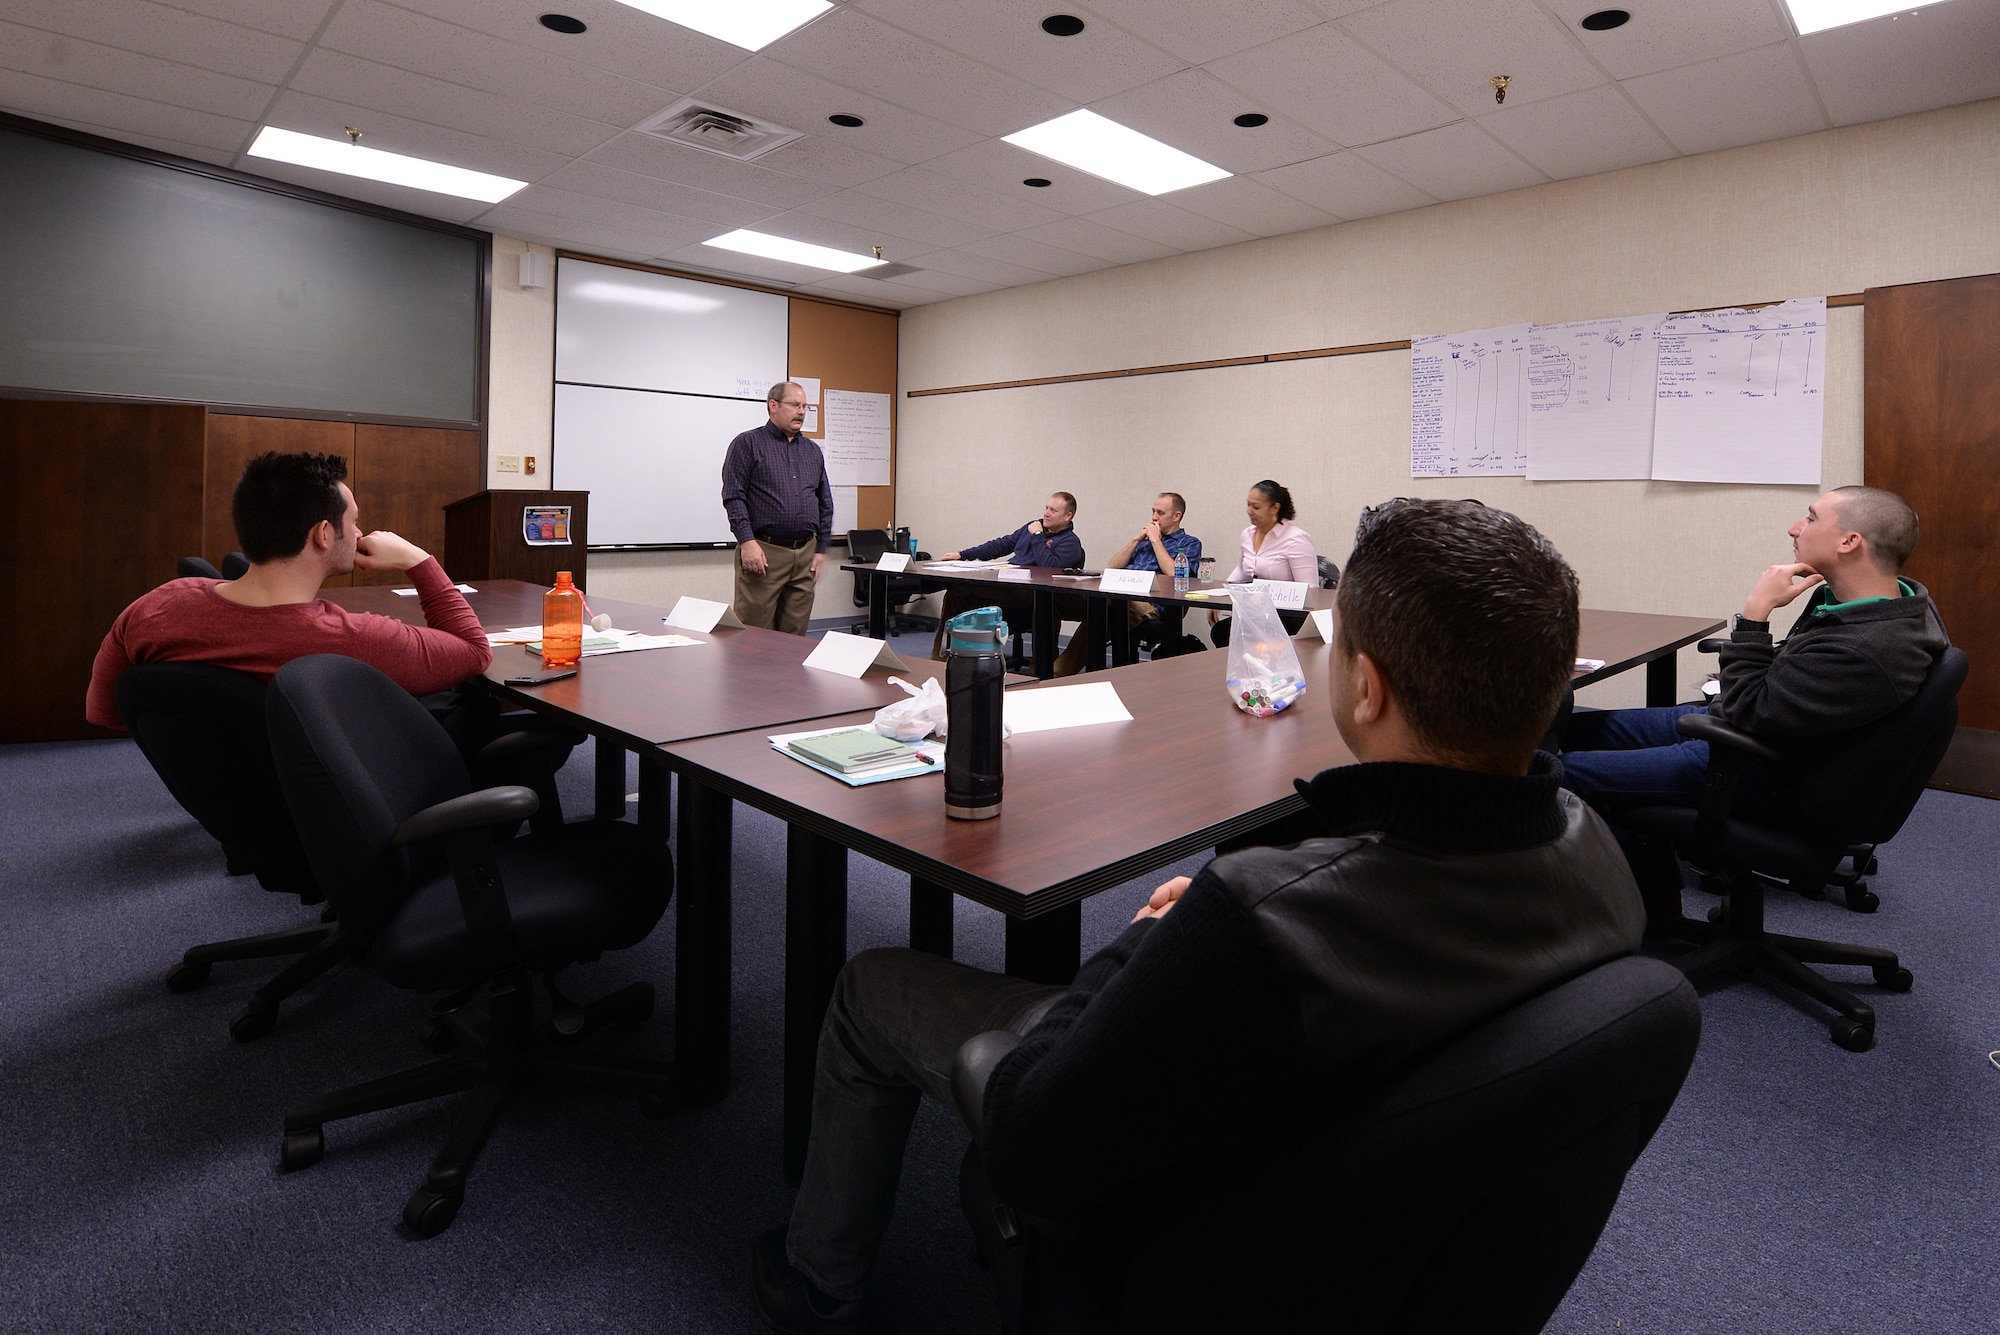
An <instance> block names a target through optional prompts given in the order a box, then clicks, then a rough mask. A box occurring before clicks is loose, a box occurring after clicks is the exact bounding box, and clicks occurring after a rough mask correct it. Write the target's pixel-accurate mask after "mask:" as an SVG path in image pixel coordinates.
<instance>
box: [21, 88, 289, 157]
mask: <svg viewBox="0 0 2000 1335" xmlns="http://www.w3.org/2000/svg"><path fill="white" fill-rule="evenodd" d="M0 106H4V107H5V108H6V109H7V110H9V111H12V112H17V113H19V114H21V115H26V116H42V117H46V118H48V119H51V120H66V121H82V122H86V123H88V124H91V125H102V126H106V127H108V128H109V129H110V130H111V131H112V132H113V133H112V136H111V137H112V138H115V139H123V138H125V137H126V132H127V131H130V132H131V133H136V134H158V135H165V136H166V137H167V138H169V139H177V140H180V141H181V142H182V143H188V144H201V145H203V146H204V147H207V148H215V149H227V150H229V151H230V153H231V154H232V155H234V153H235V151H236V150H238V149H240V148H242V147H243V146H244V145H245V144H248V143H249V142H250V137H251V135H252V134H253V133H255V131H256V128H257V126H256V123H255V122H254V121H247V120H232V119H230V118H228V117H226V116H212V115H210V114H209V113H208V112H205V111H192V110H190V109H188V108H187V107H175V106H168V105H167V104H166V103H164V102H149V101H147V100H146V99H145V98H141V97H128V96H126V95H125V94H124V93H114V92H107V91H106V90H104V89H101V88H86V87H84V86H83V85H82V84H77V83H61V82H58V81H57V80H55V79H44V78H42V77H41V76H40V75H38V74H23V73H21V72H19V71H18V70H10V69H6V68H4V67H0Z"/></svg>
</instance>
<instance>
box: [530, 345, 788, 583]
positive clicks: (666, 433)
mask: <svg viewBox="0 0 2000 1335" xmlns="http://www.w3.org/2000/svg"><path fill="white" fill-rule="evenodd" d="M767 420H768V414H767V413H766V411H765V408H764V397H763V394H762V392H761V391H760V392H759V394H758V396H757V398H756V399H754V400H745V399H707V398H697V397H694V396H692V395H687V394H659V393H653V392H649V391H646V390H634V389H601V388H598V387H596V386H591V385H564V384H558V385H557V386H556V420H555V462H554V473H553V477H554V481H553V483H552V484H551V485H553V486H554V487H555V488H556V489H557V490H559V491H587V492H589V493H590V538H589V541H590V545H591V546H593V547H603V546H626V545H643V546H662V545H666V544H670V543H715V544H724V543H733V542H735V540H736V539H735V536H734V535H733V534H731V533H730V531H729V517H728V516H727V515H726V514H724V513H723V510H722V456H723V455H724V454H726V453H728V450H729V442H730V441H731V440H733V439H735V437H736V436H738V435H739V434H741V433H742V432H745V431H748V430H750V429H751V428H752V427H757V426H762V425H763V424H764V423H765V422H766V421H767Z"/></svg>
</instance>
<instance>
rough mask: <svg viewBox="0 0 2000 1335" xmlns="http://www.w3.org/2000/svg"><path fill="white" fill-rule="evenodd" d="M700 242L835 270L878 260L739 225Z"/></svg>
mask: <svg viewBox="0 0 2000 1335" xmlns="http://www.w3.org/2000/svg"><path fill="white" fill-rule="evenodd" d="M702 244H703V245H704V246H714V247H716V248H717V249H718V250H733V251H736V252H738V253H739V254H743V255H762V256H763V257H764V258H765V259H767V260H784V261H785V262H786V263H788V264H803V265H805V266H807V267H808V268H812V269H831V270H833V271H834V272H835V273H859V272H861V271H862V270H863V269H872V268H874V267H875V266H876V265H878V264H880V263H882V261H881V260H878V259H876V258H875V257H874V256H873V255H853V254H849V253H848V252H847V251H844V250H835V249H834V248H833V247H831V246H815V245H813V244H812V243H811V242H810V241H794V240H792V239H791V238H790V237H788V236H770V235H767V234H766V233H763V232H752V231H749V230H748V229H746V228H741V227H739V228H737V229H736V230H735V231H733V232H725V233H723V234H722V235H721V236H713V237H710V238H709V239H708V240H706V241H704V242H702Z"/></svg>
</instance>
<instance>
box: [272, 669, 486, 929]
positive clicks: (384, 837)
mask: <svg viewBox="0 0 2000 1335" xmlns="http://www.w3.org/2000/svg"><path fill="white" fill-rule="evenodd" d="M265 712H266V717H267V719H268V721H269V726H270V734H271V755H272V759H273V761H274V762H275V765H276V768H277V774H278V785H279V787H280V788H281V789H282V790H283V792H284V795H285V802H286V804H287V806H289V807H290V809H291V812H292V819H293V821H294V822H295V823H296V824H297V826H298V831H299V840H300V842H301V843H302V844H303V845H304V846H305V851H306V856H307V858H308V859H309V860H310V861H311V863H312V868H313V873H314V875H315V876H316V877H317V878H318V880H319V884H320V888H321V889H323V890H325V891H326V897H327V898H328V899H330V900H332V901H333V906H334V909H335V910H336V911H337V912H338V913H339V914H340V919H341V921H342V922H343V923H345V924H347V925H349V926H350V927H355V928H358V929H360V930H362V931H370V932H372V931H374V930H376V929H377V928H379V927H380V926H381V924H382V923H383V922H384V921H386V920H387V918H388V917H389V915H390V914H392V913H393V912H394V911H395V909H396V908H397V907H398V906H399V905H400V904H401V903H402V902H403V899H404V898H405V897H406V896H407V895H408V894H409V892H410V890H411V888H412V887H413V886H414V885H415V884H417V883H418V882H420V881H422V880H424V879H427V878H428V877H430V876H432V875H435V874H436V873H437V872H438V871H439V870H441V869H442V868H443V866H444V861H443V854H442V852H441V851H439V850H438V849H436V848H435V847H434V846H433V845H434V844H435V841H430V842H429V843H426V844H418V845H415V846H413V847H411V848H408V849H399V848H394V847H391V845H390V838H391V836H393V835H394V834H395V832H396V829H397V827H398V826H400V825H401V824H402V823H403V822H404V821H406V820H408V819H409V818H410V817H411V816H413V815H415V814H416V813H417V812H419V811H422V810H423V809H424V808H425V807H429V806H433V805H435V804H437V803H439V802H443V801H445V800H447V799H449V798H453V797H458V796H460V795H462V794H464V793H466V792H467V791H469V790H470V789H471V787H472V781H471V776H470V775H469V774H468V773H467V771H466V767H465V761H464V759H463V758H462V757H461V756H460V755H459V752H458V748H457V747H456V746H454V745H453V744H452V741H451V738H450V737H448V736H446V735H445V731H444V729H443V728H442V727H440V726H439V725H438V723H437V721H436V720H435V719H433V718H432V717H431V716H430V713H429V711H427V710H426V709H425V708H424V707H423V706H422V705H421V704H419V703H418V702H417V701H416V699H415V698H413V697H412V696H411V695H410V693H409V692H408V691H406V690H404V689H403V688H402V687H401V686H398V685H397V684H396V683H395V682H394V681H391V680H390V679H389V678H388V677H386V676H384V675H383V674H382V673H380V672H378V671H377V670H376V669H374V668H372V667H370V666H369V665H368V664H366V663H363V662H361V661H359V660H358V659H353V658H346V657H342V656H341V655H338V654H312V655H309V656H308V657H305V658H295V659H293V660H292V661H291V662H289V663H287V664H285V666H284V667H282V668H280V669H278V675H277V676H276V677H274V678H272V680H271V690H270V694H269V695H268V697H267V698H266V700H265Z"/></svg>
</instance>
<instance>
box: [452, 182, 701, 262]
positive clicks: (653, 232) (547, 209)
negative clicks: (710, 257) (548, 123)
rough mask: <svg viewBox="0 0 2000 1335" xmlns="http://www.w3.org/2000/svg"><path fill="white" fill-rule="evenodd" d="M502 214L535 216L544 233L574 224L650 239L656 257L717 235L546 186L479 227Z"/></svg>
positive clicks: (686, 221) (504, 206)
mask: <svg viewBox="0 0 2000 1335" xmlns="http://www.w3.org/2000/svg"><path fill="white" fill-rule="evenodd" d="M503 214H504V215H506V216H513V215H515V214H521V215H534V216H535V217H536V218H538V219H540V220H542V224H543V231H544V232H560V230H561V228H562V226H563V225H564V224H566V223H572V222H574V223H578V224H583V225H587V226H591V227H596V228H600V229H604V230H611V231H617V232H621V233H624V234H626V235H629V236H649V237H652V238H653V240H652V241H651V242H649V243H648V244H650V245H651V247H652V250H651V251H650V252H649V253H650V254H655V255H657V254H659V253H660V251H662V250H664V249H666V248H667V247H668V246H682V245H687V244H688V243H689V242H693V241H704V240H707V239H708V238H709V237H711V236H714V235H715V234H716V225H715V224H714V223H712V222H704V221H703V220H701V219H699V218H683V217H681V216H680V215H678V214H673V213H662V212H660V211H659V210H658V209H648V208H641V207H640V206H639V205H637V204H627V203H625V202H624V201H623V200H617V199H599V198H597V197H596V196H595V195H579V194H576V193H574V192H572V191H568V190H558V189H556V188H555V187H553V186H547V185H531V186H529V187H528V188H527V189H526V190H523V191H521V192H520V193H519V194H515V195H509V196H508V197H507V198H506V199H504V200H502V201H500V203H498V204H496V205H494V206H493V212H492V213H491V214H488V215H486V216H484V217H482V218H481V219H480V226H482V227H486V226H498V225H499V224H497V223H494V222H492V221H491V219H492V218H494V217H498V216H502V215H503Z"/></svg>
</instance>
